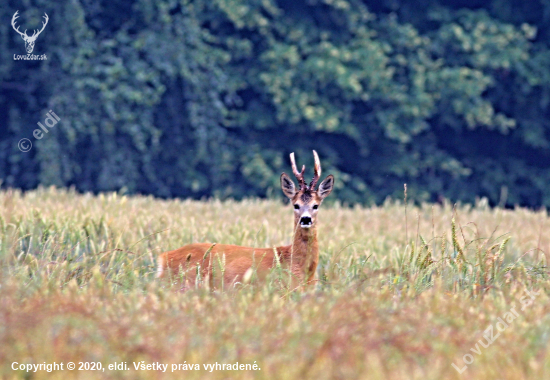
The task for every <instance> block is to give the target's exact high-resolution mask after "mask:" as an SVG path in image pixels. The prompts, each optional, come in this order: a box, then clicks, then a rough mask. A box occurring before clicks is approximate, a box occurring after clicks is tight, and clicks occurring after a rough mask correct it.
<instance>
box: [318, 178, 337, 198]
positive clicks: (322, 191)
mask: <svg viewBox="0 0 550 380" xmlns="http://www.w3.org/2000/svg"><path fill="white" fill-rule="evenodd" d="M333 186H334V176H333V175H332V174H331V175H329V176H328V177H327V178H325V180H324V181H323V182H321V184H320V185H319V189H317V195H318V196H319V197H320V198H321V199H324V198H326V197H327V196H328V195H329V194H330V193H331V191H332V187H333Z"/></svg>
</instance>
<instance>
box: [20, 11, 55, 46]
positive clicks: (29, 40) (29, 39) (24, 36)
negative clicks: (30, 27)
mask: <svg viewBox="0 0 550 380" xmlns="http://www.w3.org/2000/svg"><path fill="white" fill-rule="evenodd" d="M18 13H19V11H17V12H15V13H14V15H13V17H12V19H11V26H12V27H13V29H14V30H15V31H16V32H17V33H19V34H20V35H21V38H22V39H23V40H25V49H27V53H29V54H31V53H32V51H33V49H34V42H35V41H36V39H37V38H38V36H39V35H40V33H42V31H43V30H44V28H45V27H46V25H47V24H48V20H49V17H48V15H47V14H46V13H45V12H44V16H42V17H44V19H45V20H46V21H45V22H42V29H40V30H35V31H34V33H33V34H32V36H27V29H25V32H23V33H21V32H20V31H19V27H17V28H16V27H15V20H16V19H17V18H18V17H19V16H18V15H17V14H18Z"/></svg>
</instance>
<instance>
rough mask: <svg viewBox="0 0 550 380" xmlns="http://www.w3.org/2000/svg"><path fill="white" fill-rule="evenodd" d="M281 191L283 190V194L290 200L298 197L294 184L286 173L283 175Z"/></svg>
mask: <svg viewBox="0 0 550 380" xmlns="http://www.w3.org/2000/svg"><path fill="white" fill-rule="evenodd" d="M281 189H283V193H284V194H285V195H286V196H287V197H288V198H290V199H292V198H294V196H295V195H296V187H295V186H294V182H292V180H291V179H290V177H289V176H287V175H286V173H283V174H281Z"/></svg>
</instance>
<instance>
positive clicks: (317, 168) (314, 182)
mask: <svg viewBox="0 0 550 380" xmlns="http://www.w3.org/2000/svg"><path fill="white" fill-rule="evenodd" d="M313 159H314V160H315V167H314V169H313V172H314V175H313V179H312V180H311V183H310V184H309V188H310V190H315V186H317V181H319V178H321V161H319V156H318V155H317V152H316V151H313Z"/></svg>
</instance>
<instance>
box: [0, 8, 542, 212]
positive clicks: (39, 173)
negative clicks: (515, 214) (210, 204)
mask: <svg viewBox="0 0 550 380" xmlns="http://www.w3.org/2000/svg"><path fill="white" fill-rule="evenodd" d="M548 6H549V5H548V4H546V3H545V2H542V3H541V4H540V7H542V8H543V9H547V8H548ZM542 8H541V9H542ZM15 10H16V8H15V7H14V6H12V5H4V6H2V8H0V11H1V14H2V16H3V19H6V20H8V19H10V18H11V15H13V13H14V12H15ZM44 11H45V12H47V13H48V14H49V15H50V23H49V25H48V27H47V29H46V30H45V32H44V33H43V34H42V35H41V36H40V37H39V39H38V41H37V45H36V49H37V50H38V51H39V52H40V53H42V52H44V53H46V54H48V60H47V61H42V62H38V61H37V62H31V61H28V62H26V61H14V60H13V58H12V54H13V53H17V54H20V53H22V42H21V40H20V38H19V36H18V35H17V34H16V33H14V31H13V30H12V29H11V26H10V25H9V23H3V24H2V25H1V26H0V44H2V46H1V47H2V49H0V50H1V53H0V54H2V57H3V58H2V60H1V62H2V63H1V64H0V75H1V79H0V85H1V86H2V89H3V90H2V97H1V98H0V122H1V123H2V124H3V125H5V126H6V128H3V129H2V130H1V131H0V138H1V141H0V147H1V148H2V150H1V152H0V178H2V179H3V184H4V185H7V186H17V187H22V188H33V187H35V186H37V185H38V184H39V183H41V184H45V185H50V184H54V185H59V186H67V185H74V186H75V187H76V188H77V189H79V190H81V191H105V190H119V189H124V190H125V191H128V192H131V193H136V192H139V193H150V194H155V195H157V196H162V197H172V196H180V197H188V196H190V197H195V198H199V197H202V196H217V197H222V198H225V197H235V198H242V197H245V196H272V195H273V194H275V193H278V190H277V188H278V177H279V175H280V173H281V172H282V171H283V170H287V171H288V153H290V152H292V151H295V152H296V153H297V157H298V161H300V162H303V163H305V164H308V167H309V168H310V169H311V162H312V159H311V150H312V149H316V150H317V151H318V152H319V154H320V156H321V159H322V163H323V168H324V171H325V172H332V173H333V174H335V175H336V177H337V184H336V189H335V191H336V197H337V198H340V199H342V200H343V201H345V202H348V203H356V202H360V203H369V202H382V201H383V200H384V198H385V197H387V196H388V195H389V196H394V197H401V193H402V190H401V189H402V188H403V183H404V182H406V183H408V184H409V189H410V191H409V192H410V197H411V198H413V199H415V200H417V201H420V200H431V201H434V200H438V199H440V198H441V197H446V198H451V199H453V200H463V201H467V202H474V201H475V199H476V197H479V196H485V197H487V198H488V199H489V200H490V202H492V203H493V204H497V203H498V204H501V205H513V204H522V205H527V206H540V205H544V206H550V190H549V187H548V186H547V183H548V182H549V181H550V172H548V170H547V167H548V163H549V161H550V141H549V138H548V137H547V131H548V129H549V128H550V125H549V124H548V122H547V117H546V108H547V106H548V104H550V72H549V71H548V67H549V64H550V51H549V49H548V46H547V43H546V42H545V40H544V39H543V38H540V37H539V36H538V35H537V33H538V29H541V30H543V32H542V33H543V36H544V33H546V32H545V30H546V29H548V28H546V29H545V26H546V25H547V22H548V21H547V17H546V16H544V15H545V14H550V13H548V12H546V13H544V12H542V13H540V12H539V11H540V9H539V8H537V7H534V6H527V5H526V6H525V7H523V8H521V9H517V7H516V6H515V5H514V4H512V2H509V1H504V0H494V1H492V2H488V3H487V4H486V5H485V6H484V7H483V8H481V9H479V8H478V9H476V10H472V9H468V8H459V7H457V6H455V4H454V3H453V2H451V1H443V0H441V1H435V0H424V1H420V2H418V4H415V6H414V7H412V6H411V5H410V3H408V2H404V1H391V2H390V1H382V2H376V3H375V2H369V1H364V2H361V1H359V0H349V1H347V0H315V1H309V2H292V1H285V0H280V1H275V0H262V1H259V0H214V1H206V0H194V1H190V0H162V1H153V0H141V1H139V2H136V3H135V4H133V5H129V4H127V3H126V2H123V1H114V2H106V1H103V0H93V1H88V2H86V3H80V2H70V1H61V2H58V3H56V4H51V3H47V2H45V1H37V2H36V4H35V5H34V6H32V7H30V6H29V7H28V8H27V9H24V10H23V9H22V10H21V12H20V13H22V15H24V19H23V18H22V20H21V22H24V23H25V25H29V27H32V25H33V22H34V23H35V24H39V19H40V16H41V15H42V12H44ZM115 15H116V16H115ZM25 27H27V26H25ZM50 109H53V110H54V111H55V112H56V114H58V115H59V116H60V117H61V118H62V122H60V123H59V124H58V125H57V126H56V127H54V128H53V129H52V130H51V131H50V133H49V134H48V135H46V136H45V137H44V138H43V139H42V140H40V141H33V143H34V148H33V150H32V151H31V152H29V153H25V154H24V153H21V152H19V150H18V149H17V142H18V141H19V140H20V139H21V138H23V137H28V138H30V137H31V135H32V130H33V129H34V128H35V126H36V122H38V121H41V120H43V118H44V116H43V115H44V114H45V112H47V111H48V110H50Z"/></svg>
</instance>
